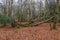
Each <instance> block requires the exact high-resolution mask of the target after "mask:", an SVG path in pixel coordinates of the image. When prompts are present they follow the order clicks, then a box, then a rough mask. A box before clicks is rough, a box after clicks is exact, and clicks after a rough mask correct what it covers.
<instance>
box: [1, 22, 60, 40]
mask: <svg viewBox="0 0 60 40" xmlns="http://www.w3.org/2000/svg"><path fill="white" fill-rule="evenodd" d="M0 40H60V23H58V24H57V29H56V30H50V27H49V23H44V24H41V25H38V26H35V27H22V28H19V29H18V30H16V29H15V28H0Z"/></svg>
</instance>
